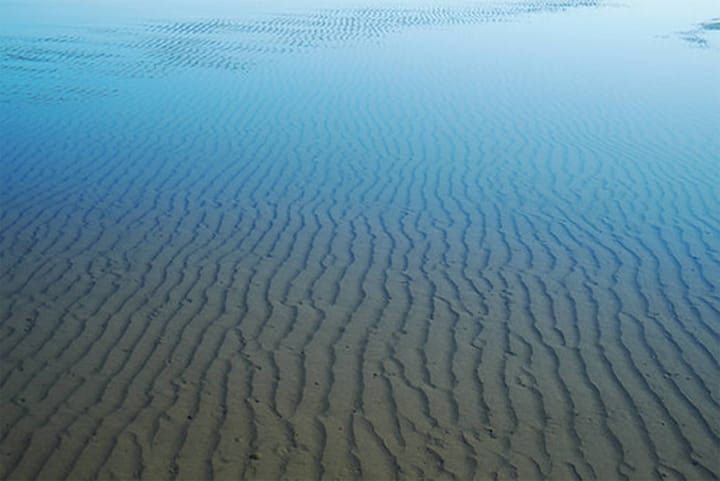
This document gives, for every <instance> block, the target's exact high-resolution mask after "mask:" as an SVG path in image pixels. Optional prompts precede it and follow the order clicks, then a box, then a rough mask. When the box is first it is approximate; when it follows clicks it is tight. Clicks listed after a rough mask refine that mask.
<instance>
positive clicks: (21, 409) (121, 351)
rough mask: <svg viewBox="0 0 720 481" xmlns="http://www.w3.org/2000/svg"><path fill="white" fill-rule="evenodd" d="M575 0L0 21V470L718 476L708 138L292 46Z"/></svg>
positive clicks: (41, 473) (163, 475) (438, 74)
mask: <svg viewBox="0 0 720 481" xmlns="http://www.w3.org/2000/svg"><path fill="white" fill-rule="evenodd" d="M588 6H595V3H594V2H574V1H567V2H538V3H534V2H533V3H524V2H519V3H514V4H512V6H510V7H508V6H504V7H493V8H490V7H482V8H479V7H478V8H467V9H450V8H447V9H446V8H437V9H429V10H417V11H415V10H407V11H404V10H399V11H396V10H389V9H368V10H357V11H347V10H338V11H322V12H316V13H309V14H306V15H287V16H279V17H277V18H274V19H270V20H268V19H264V20H258V21H249V22H239V21H231V20H213V21H207V22H205V21H204V22H184V23H149V24H147V25H141V26H135V27H132V28H124V27H120V28H118V29H117V30H114V31H109V30H102V31H96V32H93V33H92V34H89V33H87V32H85V33H84V34H83V35H82V36H79V37H73V36H70V37H52V38H33V39H17V38H12V39H10V38H3V39H2V40H0V41H1V42H2V48H3V57H2V60H0V69H2V70H3V71H5V72H10V75H9V76H7V77H4V80H1V81H0V85H2V88H3V92H4V93H3V97H2V100H3V102H5V104H6V105H7V106H8V108H9V111H11V112H12V115H8V116H5V115H3V116H2V117H0V131H1V132H3V137H4V139H3V141H2V142H0V159H2V160H1V162H2V166H3V170H4V172H5V174H3V179H2V183H3V188H2V198H1V199H0V204H1V206H2V210H1V212H0V226H1V227H2V228H1V232H0V258H1V259H2V277H1V278H0V289H2V300H3V302H2V304H1V305H0V333H1V334H0V340H1V341H0V360H1V363H0V392H2V399H1V405H0V409H1V412H2V423H1V425H0V457H1V458H0V459H1V462H0V478H2V479H50V478H53V479H458V480H466V479H468V480H469V479H624V480H634V479H655V480H662V479H666V478H671V479H683V480H691V479H692V480H694V479H708V480H709V479H717V478H718V476H720V469H719V467H718V457H717V453H718V446H720V425H719V423H718V420H720V388H719V383H718V372H719V367H720V353H719V352H718V345H720V294H719V292H720V290H719V287H720V286H719V285H718V283H719V279H720V250H718V242H717V240H718V239H720V211H719V210H718V207H717V206H718V205H720V192H719V191H718V190H717V184H716V181H717V179H713V177H712V175H710V176H708V175H707V172H708V171H709V169H708V168H707V167H712V165H713V162H714V161H715V160H716V157H713V155H716V152H717V148H718V145H717V142H715V143H714V144H713V142H712V141H710V142H708V141H707V139H706V138H705V137H703V135H702V132H705V130H702V129H699V130H698V132H699V133H698V134H697V136H696V137H692V138H685V139H682V141H680V140H679V139H677V138H674V135H676V134H675V133H673V132H672V131H670V130H663V129H665V127H666V125H667V124H666V123H665V122H664V120H665V119H663V118H658V117H653V116H652V115H647V114H646V113H645V112H642V110H643V108H645V107H646V105H644V104H642V103H640V102H638V101H634V100H633V99H632V98H627V99H622V102H621V103H622V105H623V106H624V107H623V108H624V109H626V110H624V111H623V112H622V114H623V115H619V114H618V112H615V111H613V110H612V109H611V108H610V107H608V108H607V110H605V111H603V110H602V109H601V110H600V111H597V110H596V111H594V112H593V115H592V116H590V115H586V114H587V112H584V111H582V108H583V107H582V106H577V105H572V104H569V103H567V104H566V103H563V102H562V100H561V99H560V100H558V101H557V102H556V103H555V104H553V105H554V107H553V108H554V109H556V111H557V112H560V114H557V115H553V114H552V112H551V113H549V114H548V113H547V112H546V111H543V109H544V108H546V107H544V106H543V105H541V101H540V100H539V99H538V97H537V96H533V95H532V94H531V93H529V92H528V93H523V92H517V91H515V92H514V93H513V95H514V96H515V97H513V98H511V96H510V95H506V96H498V97H497V98H495V99H494V100H493V102H492V104H491V105H487V106H483V108H481V107H478V106H473V105H470V106H469V105H468V103H467V96H466V93H467V92H468V91H471V89H472V88H473V86H472V85H462V86H458V88H457V89H442V88H440V87H436V88H433V87H432V86H433V85H435V86H438V85H442V84H443V79H446V78H447V77H446V76H447V75H448V71H443V70H442V69H440V70H433V72H432V73H428V71H427V70H426V69H427V66H425V65H419V64H411V63H408V64H407V65H404V66H403V67H402V68H400V67H398V68H397V70H396V71H391V72H384V71H383V70H382V69H380V70H378V69H373V68H371V65H372V64H373V62H377V61H378V60H377V58H375V57H374V56H373V54H372V53H367V52H366V51H363V50H361V51H360V53H358V54H357V56H356V57H354V58H353V60H352V62H350V61H347V60H346V63H348V64H349V63H352V65H347V64H343V65H342V68H340V67H338V69H339V73H338V72H336V73H335V75H334V76H333V77H332V78H327V77H326V71H325V69H324V68H323V67H321V66H318V65H317V64H313V65H315V66H314V67H313V66H309V67H308V64H307V63H304V61H303V60H302V59H299V60H298V59H297V58H295V59H292V58H288V57H291V56H288V55H287V54H289V53H293V52H299V51H303V50H313V51H314V52H315V55H317V56H322V57H323V58H330V59H334V60H336V61H337V62H340V63H341V62H342V55H340V54H337V53H333V49H331V48H324V49H323V48H321V47H337V46H338V45H340V44H344V45H346V48H352V47H348V46H347V45H348V44H352V43H353V42H359V41H361V40H362V41H368V40H372V39H381V38H383V37H386V36H387V35H389V34H393V33H396V32H400V31H401V30H403V29H408V28H439V27H443V28H447V27H448V26H449V25H452V24H462V25H465V26H468V25H469V26H472V25H476V24H480V23H485V22H500V21H508V20H512V19H515V18H518V16H523V15H531V14H532V15H534V14H540V13H552V12H560V11H563V10H566V9H568V8H570V7H588ZM476 28H477V27H476ZM91 38H92V39H94V40H92V41H91V40H90V39H91ZM103 39H104V40H103ZM96 40H100V41H96ZM103 42H105V43H103ZM109 42H112V44H110V43H109ZM108 52H112V53H108ZM138 52H140V53H141V55H139V54H138ZM362 52H366V53H364V54H363V53H362ZM133 58H140V60H139V61H131V59H133ZM265 62H267V63H273V62H274V63H273V65H274V66H272V67H267V69H265V70H263V69H259V68H258V69H254V70H253V69H251V68H250V67H252V66H255V65H260V64H263V63H265ZM299 66H305V67H307V69H308V71H307V72H305V73H304V75H303V76H300V77H299V78H296V79H293V81H292V91H291V92H290V91H289V90H288V87H287V83H286V82H287V79H288V78H290V76H291V75H292V72H294V71H296V70H295V69H297V68H298V67H299ZM447 68H448V69H451V67H447ZM88 69H89V70H91V71H93V72H96V73H98V75H99V77H98V78H102V79H109V78H115V79H118V78H122V79H124V81H125V82H132V81H138V82H149V83H147V84H145V83H143V84H141V85H148V86H149V87H148V89H141V88H137V90H135V91H134V92H135V93H136V95H129V94H127V93H126V92H125V91H124V90H123V89H129V88H131V87H127V84H125V85H126V86H124V87H120V86H116V85H119V84H116V83H114V82H109V83H108V84H107V85H105V83H104V81H102V82H98V84H97V85H93V86H92V87H77V88H75V89H74V90H73V89H72V88H71V89H66V88H65V87H63V85H65V84H66V83H68V82H72V81H74V80H77V79H79V80H83V81H84V80H86V77H85V75H84V74H83V71H86V70H88ZM208 69H217V70H220V71H221V72H220V73H219V74H217V76H211V77H208V78H207V79H206V81H205V82H204V83H203V86H202V91H203V93H202V94H198V93H197V90H194V89H198V87H197V86H196V85H194V84H193V83H192V78H191V79H190V80H188V78H187V72H190V73H194V72H199V71H206V70H208ZM180 70H182V71H184V72H185V73H182V72H180V73H178V71H180ZM237 71H241V72H242V73H243V77H242V81H241V82H238V81H237V77H236V76H235V74H236V73H237ZM73 72H74V73H73ZM173 72H175V73H173ZM278 73H284V74H285V75H279V74H278ZM155 77H162V78H161V79H160V80H161V83H159V84H158V83H154V82H156V81H157V79H155V80H153V79H154V78H155ZM190 77H192V76H190ZM21 79H26V80H27V81H28V82H35V81H36V80H37V81H38V85H39V89H38V90H37V91H35V90H34V89H33V91H32V92H31V90H29V89H27V88H26V87H25V86H24V85H26V84H25V83H22V84H21V82H20V80H21ZM132 79H134V80H132ZM163 79H175V80H176V81H177V85H173V87H172V88H167V89H164V88H162V87H160V88H158V87H157V85H165V84H163V83H162V82H163V81H164V80H163ZM228 79H230V80H228ZM466 80H467V81H468V82H471V80H470V79H466ZM13 85H14V86H13ZM33 85H35V84H33ZM108 85H109V86H108ZM153 86H155V87H153ZM153 89H154V90H153ZM206 90H212V91H213V92H214V93H213V94H212V95H207V94H205V91H206ZM348 92H350V93H351V94H348ZM108 94H112V95H111V96H108ZM31 98H34V100H37V101H38V102H27V100H28V99H31ZM10 99H13V100H12V101H11V100H10ZM18 99H19V100H18ZM69 99H75V100H82V102H76V103H74V104H73V107H72V112H73V115H67V112H68V110H66V109H65V108H64V107H63V108H60V107H59V106H58V105H57V101H61V102H60V103H61V104H63V105H65V104H66V103H67V102H65V101H67V100H69ZM118 99H120V100H122V102H117V100H118ZM237 99H240V100H237ZM150 102H151V103H152V105H153V106H152V108H147V104H148V103H150ZM568 102H569V101H568ZM518 103H522V105H523V106H524V109H523V110H522V111H518V109H517V107H516V106H517V105H518ZM17 104H22V105H23V108H22V109H20V108H16V105H17ZM98 105H100V107H98ZM418 106H422V108H421V109H419V108H418ZM543 112H544V114H545V115H544V116H543V115H542V113H543ZM627 112H633V115H636V116H641V115H642V116H644V117H643V118H648V119H651V120H648V123H646V124H643V125H642V126H641V127H638V124H637V121H636V117H631V116H628V115H626V114H627ZM637 112H640V113H637ZM568 113H570V114H572V118H573V119H577V122H572V123H568V121H567V117H566V116H567V115H569V114H568ZM603 129H604V130H603ZM638 129H640V130H641V131H640V132H638ZM642 129H644V130H642ZM653 129H656V130H653ZM654 131H662V133H663V137H662V138H661V139H655V140H653V141H643V142H637V139H638V138H643V139H647V138H648V132H654ZM676 145H682V148H683V154H682V155H685V156H687V157H688V158H692V159H696V160H695V161H694V162H692V163H690V164H687V165H685V164H683V165H679V164H678V162H677V158H678V157H677V156H678V155H679V154H678V149H679V148H677V147H673V146H676ZM647 159H652V161H651V162H648V161H647ZM716 177H717V176H716Z"/></svg>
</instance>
